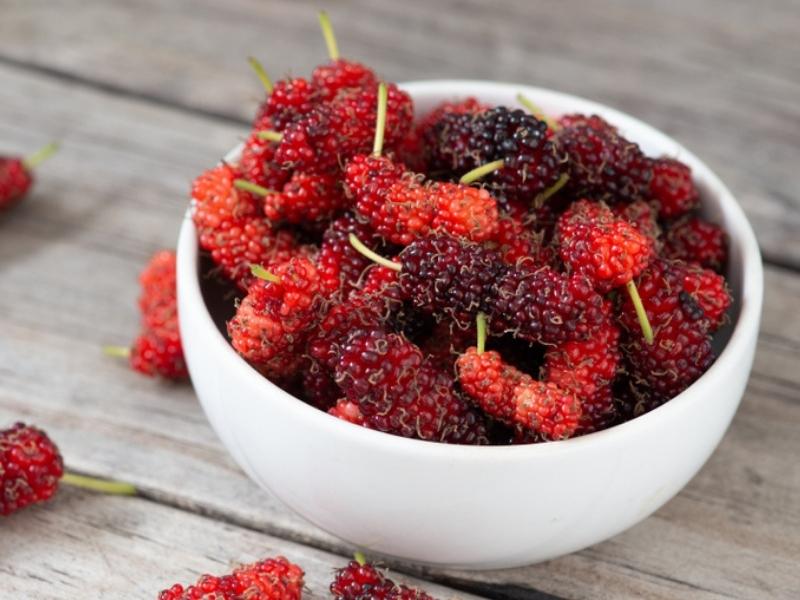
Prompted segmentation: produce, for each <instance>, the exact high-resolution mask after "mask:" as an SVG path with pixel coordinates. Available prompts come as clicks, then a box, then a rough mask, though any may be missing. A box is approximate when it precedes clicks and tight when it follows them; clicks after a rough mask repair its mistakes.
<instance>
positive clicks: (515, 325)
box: [487, 262, 604, 344]
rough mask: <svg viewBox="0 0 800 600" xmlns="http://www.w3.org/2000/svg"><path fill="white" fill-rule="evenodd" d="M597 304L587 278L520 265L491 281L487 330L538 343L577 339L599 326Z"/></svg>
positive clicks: (598, 300) (599, 305)
mask: <svg viewBox="0 0 800 600" xmlns="http://www.w3.org/2000/svg"><path fill="white" fill-rule="evenodd" d="M602 306H603V300H602V297H601V296H600V295H599V294H598V293H597V292H596V291H595V290H594V288H593V286H592V284H591V283H590V281H589V280H588V279H586V278H585V277H582V276H580V275H572V276H569V275H564V274H562V273H559V272H557V271H555V270H553V269H552V268H550V267H547V266H541V267H538V266H536V265H533V264H528V263H526V262H523V263H520V264H519V265H517V267H516V268H511V269H506V270H505V271H504V272H503V273H502V275H501V276H500V277H498V278H497V280H496V282H495V284H494V286H493V287H492V291H491V295H490V296H489V300H488V307H487V308H488V312H487V314H488V315H489V317H490V319H489V326H490V330H491V331H492V333H493V334H495V335H501V334H503V333H510V334H512V335H514V336H515V337H517V338H520V339H523V340H527V341H529V342H536V343H542V344H560V343H563V342H567V341H571V340H582V339H586V338H588V337H589V336H591V335H593V334H594V333H596V332H597V330H598V328H599V327H600V326H601V324H602V323H603V320H604V317H603V310H602Z"/></svg>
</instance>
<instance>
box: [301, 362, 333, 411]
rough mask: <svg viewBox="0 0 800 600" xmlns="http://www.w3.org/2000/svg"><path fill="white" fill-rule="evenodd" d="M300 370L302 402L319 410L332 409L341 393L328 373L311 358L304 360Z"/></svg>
mask: <svg viewBox="0 0 800 600" xmlns="http://www.w3.org/2000/svg"><path fill="white" fill-rule="evenodd" d="M301 370H302V377H301V386H302V398H303V400H305V401H306V402H307V403H308V404H310V405H312V406H314V407H316V408H318V409H320V410H325V411H327V410H329V409H331V408H333V407H334V406H335V404H336V401H337V400H339V398H340V396H341V393H340V392H339V388H338V387H337V385H336V382H335V381H334V380H333V376H332V375H331V373H330V371H329V370H328V369H326V368H325V367H324V366H323V365H321V364H320V363H319V361H316V360H314V359H311V358H306V361H305V364H303V366H302V367H301Z"/></svg>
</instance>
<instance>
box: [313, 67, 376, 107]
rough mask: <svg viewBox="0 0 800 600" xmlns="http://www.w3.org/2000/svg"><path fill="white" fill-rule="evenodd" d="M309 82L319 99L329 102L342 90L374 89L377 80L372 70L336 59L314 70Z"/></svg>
mask: <svg viewBox="0 0 800 600" xmlns="http://www.w3.org/2000/svg"><path fill="white" fill-rule="evenodd" d="M311 82H312V84H313V86H314V90H315V91H316V93H317V95H318V96H319V98H320V99H321V100H322V101H323V102H329V101H331V100H333V99H334V98H335V97H336V96H337V95H338V94H339V93H340V92H341V91H342V90H347V89H351V88H368V87H374V86H375V85H377V83H378V78H377V77H376V76H375V73H374V71H373V70H372V69H370V68H369V67H366V66H364V65H362V64H361V63H358V62H355V61H351V60H345V59H343V58H337V59H336V60H332V61H330V62H328V63H326V64H323V65H319V66H318V67H317V68H315V69H314V72H313V73H312V74H311Z"/></svg>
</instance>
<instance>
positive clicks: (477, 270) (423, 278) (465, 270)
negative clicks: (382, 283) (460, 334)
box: [399, 235, 506, 329]
mask: <svg viewBox="0 0 800 600" xmlns="http://www.w3.org/2000/svg"><path fill="white" fill-rule="evenodd" d="M399 260H400V263H401V265H402V269H401V271H400V278H399V282H400V286H401V288H402V290H403V293H404V295H405V297H406V298H408V299H409V300H410V301H411V303H412V304H413V305H414V306H415V307H417V308H419V309H421V310H426V311H428V312H430V313H432V314H434V315H436V316H437V318H439V319H441V318H446V319H448V320H452V321H454V322H455V323H456V324H457V325H458V326H459V327H461V328H462V329H466V328H468V327H470V326H471V325H472V324H473V323H474V321H475V317H476V315H477V313H478V311H480V310H482V309H483V308H484V307H485V306H486V302H487V300H488V299H489V297H490V294H491V290H492V286H493V285H494V284H495V282H496V281H497V279H498V277H499V276H500V274H501V273H502V272H503V270H504V269H505V268H506V267H505V265H504V264H503V261H502V259H501V258H500V256H499V255H498V254H497V253H496V252H495V251H493V250H490V249H487V248H484V247H483V246H481V245H479V244H473V243H469V242H463V241H461V240H458V239H456V238H454V237H451V236H444V235H442V236H435V237H429V238H423V239H420V240H417V241H416V242H414V243H412V244H410V245H409V246H407V247H406V248H404V249H403V251H402V252H401V253H400V255H399Z"/></svg>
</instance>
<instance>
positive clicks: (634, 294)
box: [625, 279, 653, 344]
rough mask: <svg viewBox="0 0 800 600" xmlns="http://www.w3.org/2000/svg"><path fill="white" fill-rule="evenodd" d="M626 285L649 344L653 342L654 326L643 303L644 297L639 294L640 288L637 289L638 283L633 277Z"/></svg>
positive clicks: (643, 333) (645, 339)
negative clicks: (651, 324)
mask: <svg viewBox="0 0 800 600" xmlns="http://www.w3.org/2000/svg"><path fill="white" fill-rule="evenodd" d="M625 287H626V288H627V290H628V295H630V297H631V302H633V308H634V309H635V310H636V318H638V319H639V325H640V326H641V327H642V335H644V341H645V342H647V343H648V344H652V343H653V328H652V327H651V326H650V319H648V318H647V312H646V311H645V309H644V305H643V304H642V298H641V297H640V296H639V290H637V289H636V284H635V283H634V282H633V279H631V280H630V281H629V282H628V283H626V284H625Z"/></svg>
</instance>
